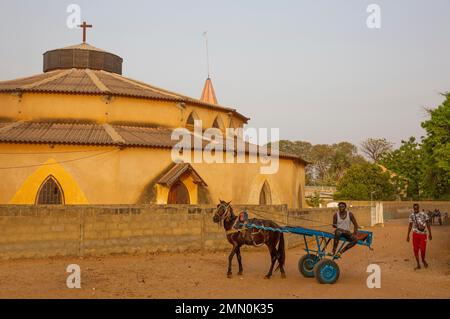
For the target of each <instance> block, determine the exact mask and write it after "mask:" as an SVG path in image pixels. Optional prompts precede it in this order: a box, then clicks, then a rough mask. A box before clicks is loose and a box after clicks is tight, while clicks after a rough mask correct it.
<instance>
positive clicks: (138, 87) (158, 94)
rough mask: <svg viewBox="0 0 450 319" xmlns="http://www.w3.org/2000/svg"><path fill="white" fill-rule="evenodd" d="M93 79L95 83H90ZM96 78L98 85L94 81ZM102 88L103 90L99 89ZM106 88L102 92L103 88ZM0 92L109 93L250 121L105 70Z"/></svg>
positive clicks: (59, 75) (2, 86)
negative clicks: (195, 107)
mask: <svg viewBox="0 0 450 319" xmlns="http://www.w3.org/2000/svg"><path fill="white" fill-rule="evenodd" d="M93 79H94V80H93ZM96 79H98V82H96ZM100 88H103V89H100ZM105 88H106V89H107V91H106V92H105V90H104V89H105ZM0 92H43V93H68V94H105V93H107V94H111V95H117V96H128V97H136V98H145V99H158V100H167V101H175V102H185V103H192V104H195V105H198V106H203V107H209V108H213V109H218V110H219V109H220V110H222V111H227V112H231V113H233V114H235V116H237V117H239V118H242V119H243V120H244V121H247V120H248V119H249V118H247V117H245V116H244V115H242V114H240V113H239V112H237V111H236V109H234V108H229V107H225V106H220V105H215V104H212V103H208V102H206V101H201V100H198V99H194V98H191V97H188V96H184V95H181V94H178V93H174V92H171V91H168V90H164V89H160V88H157V87H155V86H151V85H149V84H146V83H143V82H140V81H136V80H133V79H130V78H126V77H124V76H121V75H119V74H115V73H111V72H107V71H104V70H91V69H75V68H73V69H69V70H66V69H60V70H55V71H49V72H46V73H42V74H38V75H33V76H30V77H26V78H21V79H16V80H11V81H1V82H0Z"/></svg>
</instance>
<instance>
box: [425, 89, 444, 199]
mask: <svg viewBox="0 0 450 319" xmlns="http://www.w3.org/2000/svg"><path fill="white" fill-rule="evenodd" d="M444 96H445V97H446V99H445V101H444V102H443V103H442V104H441V105H440V106H439V107H437V108H436V109H431V110H428V113H429V115H430V119H429V120H427V121H424V122H422V127H423V128H424V129H425V130H426V132H427V135H426V137H425V138H424V139H423V140H422V149H423V159H424V160H423V164H424V165H423V180H422V184H423V195H424V196H426V197H430V198H436V199H437V198H442V199H445V198H447V199H450V94H449V93H447V94H445V95H444Z"/></svg>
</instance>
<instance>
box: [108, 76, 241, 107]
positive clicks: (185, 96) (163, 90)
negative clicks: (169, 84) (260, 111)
mask: <svg viewBox="0 0 450 319" xmlns="http://www.w3.org/2000/svg"><path fill="white" fill-rule="evenodd" d="M100 72H104V73H108V74H110V75H112V76H114V77H117V78H121V79H126V80H129V81H131V82H134V83H135V84H139V85H142V86H144V87H145V88H147V89H150V90H155V91H160V92H159V93H163V94H168V95H174V96H176V97H177V98H181V99H186V100H188V101H195V102H199V103H201V104H204V105H210V106H213V107H220V108H223V109H227V110H229V111H233V112H237V110H236V109H235V108H232V107H229V106H224V105H220V104H211V103H208V102H205V101H202V100H201V99H197V98H194V97H190V96H187V95H184V94H181V93H177V92H173V91H170V90H166V89H162V88H160V87H157V86H154V85H150V84H148V83H145V82H142V81H139V80H135V79H131V78H128V77H126V76H123V75H120V74H113V73H111V72H107V71H104V70H100Z"/></svg>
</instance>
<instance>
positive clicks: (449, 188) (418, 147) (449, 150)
mask: <svg viewBox="0 0 450 319" xmlns="http://www.w3.org/2000/svg"><path fill="white" fill-rule="evenodd" d="M428 113H429V114H430V118H429V119H428V120H426V121H424V122H423V123H422V127H423V128H424V129H425V130H426V132H427V134H426V136H425V137H424V138H423V139H422V143H419V142H417V141H416V139H415V138H414V137H410V138H409V140H407V141H402V145H401V146H400V148H398V149H396V150H394V151H392V152H390V153H388V154H387V155H385V156H384V157H383V158H382V160H381V162H382V164H383V165H384V166H386V167H387V168H388V169H389V170H390V171H392V172H395V173H396V174H398V177H399V179H398V180H397V182H398V181H399V180H402V179H403V180H406V189H407V193H406V195H407V197H408V198H412V199H450V95H449V94H447V95H446V100H445V101H444V103H442V104H441V105H440V106H439V107H437V108H436V109H432V110H428Z"/></svg>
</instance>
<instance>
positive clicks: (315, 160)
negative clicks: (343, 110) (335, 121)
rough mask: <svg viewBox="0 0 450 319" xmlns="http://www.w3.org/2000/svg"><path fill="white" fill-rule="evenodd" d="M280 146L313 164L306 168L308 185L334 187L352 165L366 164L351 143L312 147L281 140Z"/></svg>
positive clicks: (308, 144) (283, 149)
mask: <svg viewBox="0 0 450 319" xmlns="http://www.w3.org/2000/svg"><path fill="white" fill-rule="evenodd" d="M278 145H279V148H280V151H283V152H287V153H293V154H296V155H299V156H301V157H302V158H304V159H305V160H307V161H308V162H310V163H311V164H310V165H308V166H307V167H306V184H307V185H327V186H329V185H333V186H334V185H336V183H337V181H338V180H339V179H341V178H342V176H343V175H344V173H345V171H346V170H347V169H348V168H349V167H350V166H351V165H353V164H357V163H364V162H366V160H365V159H364V158H363V157H362V156H361V155H359V154H358V148H357V147H356V146H355V145H353V144H351V143H349V142H340V143H337V144H331V145H330V144H316V145H312V144H311V143H309V142H304V141H295V142H292V141H287V140H281V141H279V142H278Z"/></svg>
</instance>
